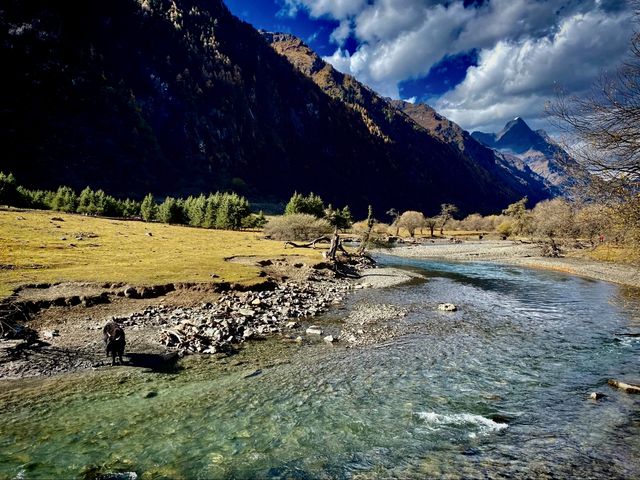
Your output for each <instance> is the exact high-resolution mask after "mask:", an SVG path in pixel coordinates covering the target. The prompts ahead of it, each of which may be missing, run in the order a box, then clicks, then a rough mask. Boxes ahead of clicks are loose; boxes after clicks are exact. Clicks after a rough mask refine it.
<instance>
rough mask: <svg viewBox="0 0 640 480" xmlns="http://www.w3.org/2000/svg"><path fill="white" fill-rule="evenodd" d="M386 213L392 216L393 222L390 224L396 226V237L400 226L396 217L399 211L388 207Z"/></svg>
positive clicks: (398, 216) (398, 215)
mask: <svg viewBox="0 0 640 480" xmlns="http://www.w3.org/2000/svg"><path fill="white" fill-rule="evenodd" d="M387 215H389V216H390V217H391V218H393V222H392V223H391V225H392V226H394V227H395V228H396V237H397V236H398V233H400V227H399V226H398V219H399V218H400V212H399V211H398V210H396V209H395V208H390V209H389V210H387Z"/></svg>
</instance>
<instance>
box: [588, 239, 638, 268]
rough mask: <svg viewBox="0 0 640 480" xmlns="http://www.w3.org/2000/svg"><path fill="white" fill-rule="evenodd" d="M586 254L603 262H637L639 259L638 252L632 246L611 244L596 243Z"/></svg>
mask: <svg viewBox="0 0 640 480" xmlns="http://www.w3.org/2000/svg"><path fill="white" fill-rule="evenodd" d="M587 256H588V257H589V258H592V259H593V260H601V261H605V262H615V263H628V264H637V263H638V261H639V260H640V258H639V257H640V256H639V255H638V252H637V251H635V250H634V249H632V248H625V247H616V246H613V245H608V244H604V245H598V246H597V247H596V248H595V249H593V250H591V251H590V252H589V253H588V254H587Z"/></svg>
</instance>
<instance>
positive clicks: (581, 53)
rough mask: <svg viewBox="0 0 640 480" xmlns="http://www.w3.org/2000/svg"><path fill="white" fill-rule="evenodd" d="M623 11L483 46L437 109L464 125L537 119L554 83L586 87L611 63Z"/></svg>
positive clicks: (624, 33)
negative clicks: (474, 63)
mask: <svg viewBox="0 0 640 480" xmlns="http://www.w3.org/2000/svg"><path fill="white" fill-rule="evenodd" d="M629 31H630V21H629V17H628V16H627V15H624V14H622V15H616V16H611V15H605V14H604V13H603V12H601V11H593V12H589V13H586V14H583V13H579V14H576V15H573V16H571V17H569V18H567V19H565V20H564V21H563V22H562V23H561V24H560V25H559V29H558V31H557V32H556V33H555V34H554V35H552V36H550V37H542V38H538V39H525V40H521V41H499V42H498V43H497V44H496V45H495V46H493V47H492V48H487V49H484V50H482V51H481V53H480V56H479V60H478V66H476V67H471V68H469V70H468V71H467V75H466V77H465V79H464V81H463V82H462V83H460V84H459V85H458V86H456V87H455V88H454V89H453V90H452V91H450V92H448V93H446V94H445V95H444V96H443V97H441V98H440V99H439V100H438V101H437V102H436V105H435V107H436V109H437V110H438V111H440V112H441V113H442V114H443V115H445V116H447V117H449V118H451V119H452V120H454V121H456V122H458V123H460V124H461V125H463V126H464V127H465V128H471V129H476V128H478V127H480V126H485V127H486V126H489V125H494V126H496V125H498V124H502V123H504V120H505V119H507V118H510V117H513V116H516V115H520V116H522V117H524V118H525V119H527V120H532V119H536V118H540V117H541V116H542V114H543V108H544V103H545V100H546V99H549V98H551V97H553V95H554V90H555V88H556V86H559V85H561V86H562V87H563V88H564V89H566V90H568V91H570V92H580V91H584V90H585V89H587V88H588V87H589V86H590V85H591V84H592V82H593V81H594V80H595V79H596V78H598V76H599V75H600V73H601V71H602V69H603V68H614V67H615V66H616V64H617V63H618V61H619V60H620V56H621V54H622V53H624V52H625V50H626V47H627V44H628V32H629Z"/></svg>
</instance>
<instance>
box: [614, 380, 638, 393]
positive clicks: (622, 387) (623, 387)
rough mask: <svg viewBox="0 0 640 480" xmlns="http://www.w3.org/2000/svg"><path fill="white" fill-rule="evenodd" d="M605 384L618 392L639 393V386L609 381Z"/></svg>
mask: <svg viewBox="0 0 640 480" xmlns="http://www.w3.org/2000/svg"><path fill="white" fill-rule="evenodd" d="M607 383H609V385H611V386H612V387H616V388H618V389H620V390H623V391H625V392H627V393H640V385H635V384H632V383H624V382H621V381H620V380H609V381H608V382H607Z"/></svg>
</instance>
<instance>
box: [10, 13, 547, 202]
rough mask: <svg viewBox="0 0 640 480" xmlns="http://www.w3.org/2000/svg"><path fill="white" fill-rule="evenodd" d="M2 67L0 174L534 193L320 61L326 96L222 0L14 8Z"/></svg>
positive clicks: (273, 190) (45, 183) (129, 190)
mask: <svg viewBox="0 0 640 480" xmlns="http://www.w3.org/2000/svg"><path fill="white" fill-rule="evenodd" d="M314 55H315V54H314ZM0 59H1V60H2V63H3V64H4V65H10V66H11V68H10V69H9V70H8V71H7V72H6V73H5V76H4V79H5V87H4V88H3V89H2V91H1V92H0V141H2V143H3V145H4V147H5V152H4V155H3V156H2V158H1V159H0V170H5V171H12V172H14V173H15V174H16V176H17V177H18V179H19V180H20V182H21V183H23V184H25V185H26V186H28V187H31V188H33V187H36V188H55V187H57V186H58V185H60V184H67V185H70V186H72V187H75V188H77V189H79V188H82V187H84V186H86V185H90V186H91V187H93V188H96V189H97V188H102V189H104V190H106V191H107V192H108V193H110V194H113V195H118V196H134V197H138V198H140V197H141V196H142V195H144V194H145V193H146V192H148V191H153V192H154V193H156V194H162V195H164V194H179V195H186V194H190V193H199V192H208V191H213V190H219V189H220V190H221V189H233V190H235V191H238V192H239V193H241V194H244V195H247V196H249V197H250V198H252V199H254V200H256V199H257V200H267V201H282V200H285V199H287V198H288V197H289V196H290V195H291V193H292V192H293V191H294V190H299V191H311V190H313V191H315V192H316V193H318V194H320V195H322V197H323V198H324V199H325V200H326V201H327V202H332V203H334V204H346V203H348V204H350V205H352V206H353V207H354V210H355V212H356V213H357V214H362V213H364V211H365V209H366V205H367V204H369V203H371V204H373V205H374V208H376V210H377V211H384V209H387V208H389V207H396V208H399V209H408V208H412V209H420V210H424V211H425V212H426V213H434V212H435V211H436V210H437V209H438V205H439V204H440V203H442V202H453V203H456V204H458V205H459V206H460V207H461V210H462V211H463V212H471V211H480V212H483V213H486V212H489V211H495V210H497V209H500V208H503V207H504V206H505V205H507V204H508V203H510V202H512V201H515V200H517V199H518V198H520V197H521V196H523V193H525V192H524V190H527V188H528V187H523V188H521V187H520V186H519V185H520V184H519V182H515V183H514V182H509V181H507V179H506V178H505V177H501V176H496V175H495V172H493V171H491V169H490V168H488V167H487V166H486V165H483V164H481V163H479V162H476V161H475V160H472V159H470V158H468V157H467V156H465V155H464V154H463V153H461V152H460V150H458V149H457V148H455V147H454V146H453V145H451V144H449V143H446V142H443V141H442V140H440V139H438V138H436V137H433V136H431V135H428V134H426V133H425V132H426V131H425V130H424V129H423V128H422V127H420V126H419V125H417V124H416V123H415V122H413V121H412V120H411V119H410V118H409V117H408V116H406V115H404V114H403V113H401V112H399V111H398V110H397V109H395V108H394V107H392V106H391V105H389V103H388V102H386V101H385V100H384V99H382V98H380V97H379V96H377V95H376V94H375V93H374V92H373V91H371V90H370V89H367V88H366V87H363V86H362V85H361V84H359V83H358V82H356V81H355V80H354V79H353V78H351V77H347V76H344V75H342V74H340V73H338V72H336V71H335V70H333V69H332V68H331V67H330V66H328V65H326V64H324V62H322V61H321V60H320V62H319V63H318V62H317V60H319V59H317V56H316V59H317V60H314V61H313V62H312V64H311V65H310V66H309V67H308V68H309V71H312V70H313V71H315V69H318V68H319V75H323V76H325V77H326V83H327V85H329V86H330V88H325V87H323V88H320V87H319V86H318V85H319V84H318V82H317V81H316V80H317V79H316V78H315V77H313V80H314V81H315V83H314V82H313V81H311V80H310V79H309V78H307V76H305V75H304V74H303V73H301V72H300V71H298V70H297V69H296V68H294V67H293V66H292V65H291V63H289V61H288V60H287V59H285V58H283V57H282V56H281V55H278V54H277V53H276V52H275V51H274V50H273V49H272V48H271V47H270V46H269V44H268V43H267V42H266V41H265V39H264V38H263V36H262V35H261V34H260V33H259V32H257V31H256V30H255V29H254V28H253V27H252V26H251V25H249V24H247V23H244V22H242V21H240V20H238V19H237V18H235V17H234V16H233V15H231V13H230V12H229V10H228V9H227V8H226V6H225V5H224V4H223V3H222V2H221V1H220V0H208V1H204V0H176V1H169V0H139V1H136V0H113V1H110V2H96V1H89V2H81V3H70V2H53V3H52V2H44V1H42V0H39V1H38V0H36V1H33V2H21V1H18V0H8V1H7V2H5V3H4V4H3V7H2V11H1V12H0ZM300 61H301V62H302V63H304V61H305V60H304V59H303V58H302V57H301V60H300ZM294 63H295V62H294ZM316 63H317V65H316ZM331 85H333V86H332V87H331ZM332 89H333V90H332ZM532 196H535V195H532Z"/></svg>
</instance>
